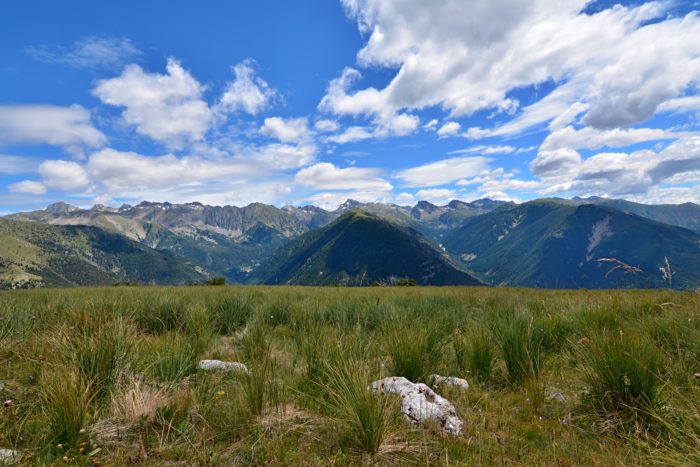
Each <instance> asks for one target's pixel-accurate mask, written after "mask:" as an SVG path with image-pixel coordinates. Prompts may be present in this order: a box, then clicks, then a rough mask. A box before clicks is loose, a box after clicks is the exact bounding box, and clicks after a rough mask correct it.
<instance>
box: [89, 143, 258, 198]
mask: <svg viewBox="0 0 700 467" xmlns="http://www.w3.org/2000/svg"><path fill="white" fill-rule="evenodd" d="M86 169H87V172H88V173H89V174H90V177H91V179H92V180H93V181H94V182H96V183H99V184H100V185H101V186H102V187H103V188H104V189H105V190H106V191H107V193H109V194H111V195H113V196H114V197H117V196H120V195H121V196H123V195H124V194H125V193H128V192H129V190H141V191H142V190H157V189H169V188H173V187H176V186H187V185H197V184H203V183H209V182H215V181H226V180H230V179H243V180H245V179H246V178H254V177H256V175H257V174H258V173H260V175H262V172H263V168H262V166H261V165H259V164H258V165H256V164H255V163H254V162H252V161H251V160H247V159H241V158H233V157H230V158H226V159H211V160H209V159H204V158H201V157H196V156H188V157H182V158H178V157H175V156H174V155H171V154H168V155H164V156H144V155H141V154H138V153H135V152H123V151H116V150H114V149H103V150H101V151H98V152H96V153H94V154H92V155H91V156H90V159H89V161H88V163H87V166H86Z"/></svg>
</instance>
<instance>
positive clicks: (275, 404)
mask: <svg viewBox="0 0 700 467" xmlns="http://www.w3.org/2000/svg"><path fill="white" fill-rule="evenodd" d="M249 370H250V371H249V372H247V373H245V372H241V373H240V374H239V379H240V381H241V390H242V395H243V402H244V403H245V406H246V408H247V409H248V412H249V414H250V415H251V416H252V417H259V416H260V415H262V414H263V413H264V412H265V410H266V409H267V408H270V409H278V408H279V404H280V399H281V392H282V388H281V386H280V384H279V381H277V380H276V376H277V371H276V364H275V361H274V360H273V358H272V357H271V355H270V350H269V348H268V349H267V351H266V352H265V353H264V354H263V355H262V356H261V357H259V358H258V359H257V360H256V361H254V362H252V363H250V364H249Z"/></svg>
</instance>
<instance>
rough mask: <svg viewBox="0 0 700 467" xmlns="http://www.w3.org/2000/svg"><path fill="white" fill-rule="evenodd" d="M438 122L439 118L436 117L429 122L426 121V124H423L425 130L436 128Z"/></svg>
mask: <svg viewBox="0 0 700 467" xmlns="http://www.w3.org/2000/svg"><path fill="white" fill-rule="evenodd" d="M437 124H438V120H437V118H434V119H432V120H430V121H429V122H428V123H426V124H425V125H423V129H424V130H434V129H435V128H436V127H437Z"/></svg>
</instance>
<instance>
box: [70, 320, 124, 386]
mask: <svg viewBox="0 0 700 467" xmlns="http://www.w3.org/2000/svg"><path fill="white" fill-rule="evenodd" d="M134 340H135V339H134V334H133V333H132V332H131V330H130V329H129V327H128V325H127V323H125V322H124V321H123V320H122V319H117V320H115V321H111V322H106V323H104V324H103V325H102V327H100V328H99V329H96V330H95V331H93V332H89V331H84V333H82V334H79V335H77V336H73V337H67V338H65V340H64V345H63V349H64V352H65V353H66V354H67V355H66V357H67V359H69V360H72V361H73V362H74V364H75V366H76V368H77V370H78V372H79V374H80V377H81V378H82V379H83V381H88V382H89V384H90V387H91V389H92V391H93V392H94V394H96V395H104V394H106V393H107V391H108V390H109V389H110V388H111V387H112V386H113V385H114V382H115V380H116V379H117V375H118V374H119V373H120V372H121V371H124V369H125V368H127V367H128V366H129V360H130V357H131V355H132V350H133V342H134Z"/></svg>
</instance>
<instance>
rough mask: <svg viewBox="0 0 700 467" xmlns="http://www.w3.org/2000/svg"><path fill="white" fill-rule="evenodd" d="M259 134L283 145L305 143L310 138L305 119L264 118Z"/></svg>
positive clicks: (307, 123) (307, 122)
mask: <svg viewBox="0 0 700 467" xmlns="http://www.w3.org/2000/svg"><path fill="white" fill-rule="evenodd" d="M260 133H261V134H263V135H265V136H269V137H271V138H275V139H278V140H279V141H281V142H283V143H292V142H299V141H306V140H309V139H310V138H311V132H310V130H309V121H308V120H307V119H306V118H303V117H302V118H287V119H284V118H281V117H270V118H266V119H265V122H264V124H263V126H262V128H260Z"/></svg>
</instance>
